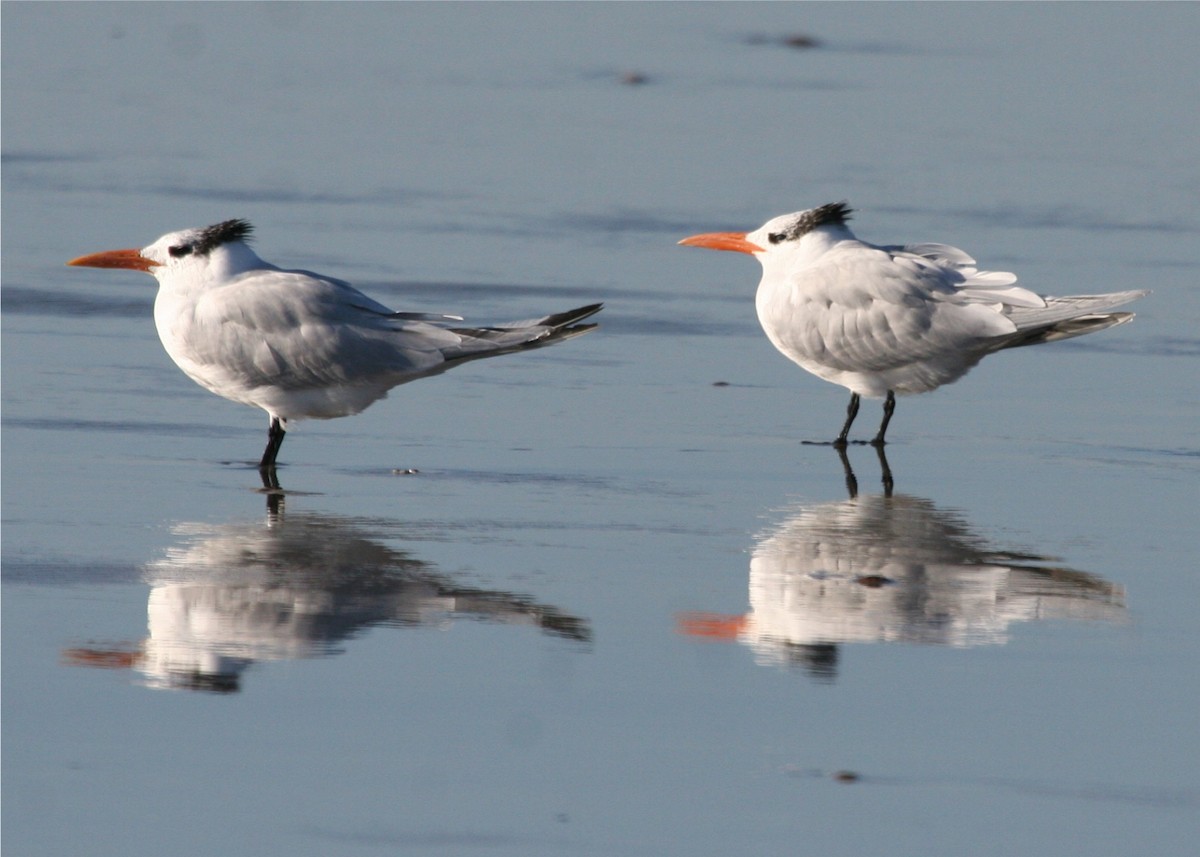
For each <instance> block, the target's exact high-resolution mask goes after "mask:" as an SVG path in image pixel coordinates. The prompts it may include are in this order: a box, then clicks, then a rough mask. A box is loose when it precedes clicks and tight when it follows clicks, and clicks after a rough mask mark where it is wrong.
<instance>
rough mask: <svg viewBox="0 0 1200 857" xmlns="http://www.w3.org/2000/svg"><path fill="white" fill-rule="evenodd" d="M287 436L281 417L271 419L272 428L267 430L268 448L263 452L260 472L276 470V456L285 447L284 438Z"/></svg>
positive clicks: (259, 464) (259, 465) (259, 467)
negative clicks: (280, 448)
mask: <svg viewBox="0 0 1200 857" xmlns="http://www.w3.org/2000/svg"><path fill="white" fill-rule="evenodd" d="M285 434H287V432H286V431H284V429H283V422H282V421H281V420H280V419H279V417H271V426H270V428H268V429H267V448H266V449H265V450H263V457H262V461H260V462H259V463H258V469H259V470H274V469H275V456H277V455H278V454H279V447H281V446H283V436H284V435H285Z"/></svg>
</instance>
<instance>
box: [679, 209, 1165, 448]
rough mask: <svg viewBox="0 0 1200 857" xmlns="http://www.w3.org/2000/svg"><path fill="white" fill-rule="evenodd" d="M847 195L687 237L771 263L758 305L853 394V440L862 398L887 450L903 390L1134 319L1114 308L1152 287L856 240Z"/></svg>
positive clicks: (807, 362)
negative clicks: (1118, 288)
mask: <svg viewBox="0 0 1200 857" xmlns="http://www.w3.org/2000/svg"><path fill="white" fill-rule="evenodd" d="M850 213H851V209H850V207H849V206H848V205H847V204H846V203H845V202H836V203H830V204H828V205H822V206H820V207H818V208H812V209H809V210H807V211H798V212H796V213H794V214H784V215H781V216H779V217H776V218H774V219H772V220H769V221H767V222H766V223H765V224H763V225H762V226H760V227H759V228H758V229H756V230H754V231H753V232H709V233H705V234H703V235H693V236H691V237H689V238H684V239H683V240H682V241H680V242H679V243H680V244H684V245H687V246H691V247H708V248H711V249H713V250H735V251H737V252H740V253H749V254H751V255H752V256H754V257H755V258H757V259H758V261H759V262H760V263H762V267H763V275H762V280H761V281H760V282H759V284H758V295H757V298H756V301H755V303H756V305H757V308H758V320H759V322H760V323H761V324H762V327H763V330H764V331H766V334H767V337H768V338H769V339H770V340H771V342H772V344H774V346H775V347H776V348H778V349H779V350H780V351H782V352H783V353H784V354H785V355H786V356H787V357H789V358H790V359H791V360H793V361H795V362H796V363H798V364H800V366H802V367H803V368H804V369H806V370H808V371H809V372H811V373H812V374H814V375H816V376H817V377H819V378H824V379H825V380H826V381H832V382H833V383H835V384H840V385H842V386H843V387H847V388H849V390H850V404H849V406H848V407H847V409H846V422H845V424H844V425H843V426H842V431H841V433H840V434H839V435H838V436H837V439H836V440H834V441H833V445H834V446H837V447H845V446H846V443H847V436H848V435H849V433H850V425H851V423H853V422H854V417H855V415H856V414H857V413H858V405H859V398H860V397H861V396H867V397H868V398H884V406H883V422H882V423H881V424H880V426H879V432H878V433H877V434H876V435H875V437H874V439H873V440H872V441H871V443H872V444H875V445H876V446H882V445H883V444H884V443H885V441H884V435H885V434H886V433H887V427H888V422H889V421H890V420H891V418H892V412H893V410H894V409H895V407H896V396H897V395H907V394H913V393H926V392H929V391H930V390H933V389H936V388H937V387H940V386H942V385H943V384H949V383H951V382H952V381H957V380H958V379H959V378H961V377H962V376H963V375H965V374H966V373H967V371H968V370H970V368H971V367H972V366H974V365H975V364H976V363H978V362H979V361H980V360H982V359H983V358H984V357H985V356H987V355H988V354H991V353H992V352H993V351H1000V350H1001V349H1004V348H1015V347H1017V346H1020V345H1036V344H1038V343H1041V342H1055V341H1057V340H1060V339H1070V338H1071V337H1074V336H1082V335H1084V334H1085V333H1094V332H1095V331H1098V330H1104V329H1105V328H1108V327H1113V326H1114V325H1118V324H1124V323H1125V322H1127V321H1129V320H1130V319H1132V318H1133V313H1130V312H1109V310H1111V309H1112V308H1113V307H1117V306H1120V305H1121V304H1125V303H1128V302H1130V301H1132V300H1135V299H1137V298H1140V297H1142V296H1143V295H1145V294H1148V292H1146V291H1141V290H1139V291H1127V292H1114V293H1112V294H1106V295H1074V296H1070V297H1062V298H1056V297H1045V296H1041V295H1037V294H1035V293H1034V292H1031V291H1029V290H1028V289H1025V288H1022V287H1020V286H1018V285H1016V282H1017V277H1016V275H1015V274H1011V273H1008V272H1003V271H980V270H979V269H977V268H976V267H975V260H974V259H972V258H971V257H970V256H968V255H967V254H966V253H964V252H963V251H962V250H959V249H958V248H957V247H950V246H947V245H945V244H908V245H904V246H876V245H874V244H868V243H867V242H865V241H860V240H859V239H857V238H855V237H854V233H852V232H851V231H850V230H849V228H847V226H846V221H847V220H848V219H849V218H850Z"/></svg>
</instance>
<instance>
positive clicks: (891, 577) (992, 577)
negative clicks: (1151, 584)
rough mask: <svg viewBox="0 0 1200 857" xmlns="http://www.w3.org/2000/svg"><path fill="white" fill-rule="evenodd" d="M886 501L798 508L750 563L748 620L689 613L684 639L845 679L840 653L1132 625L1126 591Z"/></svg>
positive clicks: (944, 513)
mask: <svg viewBox="0 0 1200 857" xmlns="http://www.w3.org/2000/svg"><path fill="white" fill-rule="evenodd" d="M879 454H880V463H881V465H882V468H883V484H884V488H885V490H884V491H883V492H882V493H879V494H869V495H858V494H857V480H856V479H855V477H854V474H853V471H852V470H851V469H850V465H849V460H848V459H846V458H845V456H844V453H843V464H844V466H845V468H846V481H847V485H848V487H849V489H850V493H851V497H850V499H848V500H843V501H840V502H830V503H819V504H811V505H798V506H794V507H791V508H789V509H787V510H786V512H785V514H786V518H785V519H784V520H783V522H782V523H780V524H778V525H777V526H775V527H773V528H772V529H771V530H769V531H767V532H765V533H763V534H762V535H761V536H760V537H759V538H758V541H757V544H756V545H755V547H754V551H753V554H752V556H751V560H750V610H749V612H747V613H745V614H743V615H736V616H727V615H720V614H712V613H688V614H683V615H681V616H680V617H679V625H680V629H681V630H682V631H683V632H684V633H687V634H691V635H695V636H699V637H706V638H710V639H726V640H729V639H733V640H737V641H738V642H741V643H743V644H745V645H747V646H749V647H750V648H751V649H753V651H754V653H755V658H756V660H757V661H758V662H760V663H764V664H781V665H788V666H798V667H800V668H802V669H803V670H805V671H806V672H808V673H809V674H810V675H812V676H813V677H815V678H818V679H825V680H832V679H833V678H834V677H835V676H836V673H837V660H838V648H837V647H838V644H841V643H878V642H901V643H918V644H927V645H945V646H980V645H996V644H1003V643H1005V642H1006V641H1007V640H1008V633H1009V627H1010V626H1011V625H1013V624H1014V623H1018V622H1030V621H1038V620H1048V619H1077V620H1088V621H1103V622H1116V621H1120V620H1122V619H1123V618H1124V612H1125V606H1124V591H1123V590H1122V588H1121V587H1119V586H1116V585H1113V584H1111V583H1109V582H1107V581H1104V580H1102V579H1100V578H1098V577H1096V576H1094V575H1091V574H1087V573H1085V572H1081V571H1075V570H1072V569H1069V568H1064V567H1062V566H1059V565H1056V564H1055V560H1054V559H1052V558H1049V557H1044V556H1037V555H1034V554H1030V553H1022V552H1018V551H1008V550H1004V549H1001V548H997V547H994V546H992V545H990V544H988V542H987V541H986V540H985V539H984V538H983V537H982V536H980V535H978V534H977V533H976V532H974V531H973V530H972V527H971V525H970V523H969V522H968V521H967V519H966V518H965V516H964V515H963V513H962V512H960V511H957V510H953V509H945V508H940V507H938V506H937V505H936V504H935V503H934V502H933V501H931V500H927V499H924V498H921V497H913V496H908V495H905V494H893V493H892V490H891V483H892V476H891V472H890V469H889V468H888V466H887V460H886V458H884V457H883V454H882V450H879Z"/></svg>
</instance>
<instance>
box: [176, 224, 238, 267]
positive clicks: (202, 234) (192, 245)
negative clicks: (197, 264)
mask: <svg viewBox="0 0 1200 857" xmlns="http://www.w3.org/2000/svg"><path fill="white" fill-rule="evenodd" d="M253 231H254V227H253V226H251V225H250V221H248V220H242V219H241V218H238V219H236V220H224V221H222V222H221V223H214V224H213V225H212V226H205V227H204V228H203V229H198V230H197V231H196V237H195V238H193V239H192V240H190V241H188V242H186V243H184V244H176V245H175V246H173V247H169V248H167V252H168V253H170V254H171V255H172V256H174V257H176V258H179V257H180V256H190V255H192V254H193V253H195V254H196V255H198V256H207V255H208V254H209V253H211V252H212V251H213V250H215V249H217V248H218V247H220V246H221V245H222V244H228V243H229V242H230V241H245V240H246V239H247V238H249V237H250V233H251V232H253Z"/></svg>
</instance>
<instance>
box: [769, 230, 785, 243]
mask: <svg viewBox="0 0 1200 857" xmlns="http://www.w3.org/2000/svg"><path fill="white" fill-rule="evenodd" d="M786 237H787V236H786V235H784V234H783V233H782V232H772V233H771V234H770V235H768V236H767V240H768V241H770V242H771V243H772V244H778V243H779V242H780V241H782V240H783V239H784V238H786Z"/></svg>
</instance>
